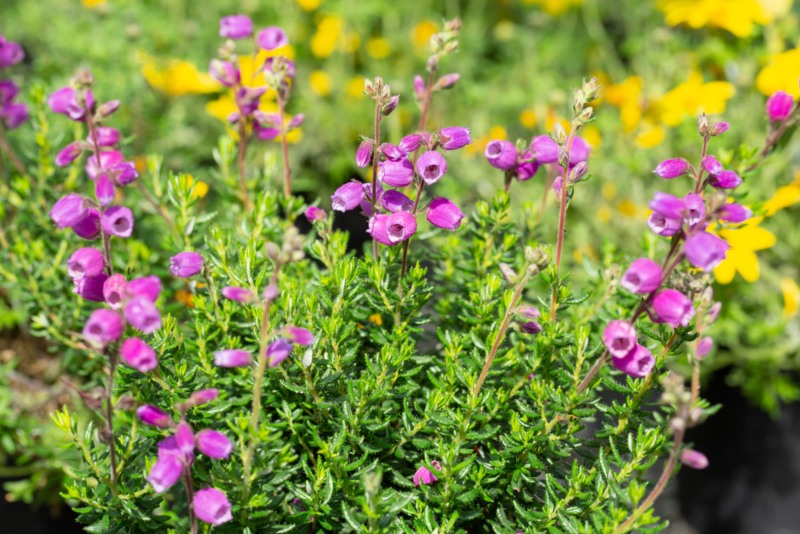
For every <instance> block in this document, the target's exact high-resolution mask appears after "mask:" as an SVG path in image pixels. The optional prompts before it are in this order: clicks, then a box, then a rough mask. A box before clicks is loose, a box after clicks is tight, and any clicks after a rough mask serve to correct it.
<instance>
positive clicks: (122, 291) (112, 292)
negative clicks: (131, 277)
mask: <svg viewBox="0 0 800 534" xmlns="http://www.w3.org/2000/svg"><path fill="white" fill-rule="evenodd" d="M127 298H128V281H127V280H125V277H124V276H123V275H121V274H112V275H111V276H109V277H108V278H107V279H106V281H105V282H103V300H105V302H106V304H108V305H109V306H110V307H111V308H112V309H114V310H117V309H119V308H121V307H122V303H123V302H124V301H125V300H126V299H127Z"/></svg>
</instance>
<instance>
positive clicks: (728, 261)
mask: <svg viewBox="0 0 800 534" xmlns="http://www.w3.org/2000/svg"><path fill="white" fill-rule="evenodd" d="M762 220H763V217H753V218H751V219H750V220H748V221H747V222H746V223H745V224H744V225H742V226H740V227H738V228H722V229H720V230H718V231H717V234H718V235H719V236H720V237H721V238H723V239H724V240H725V241H727V242H728V245H730V247H731V248H729V249H728V253H727V254H726V256H725V259H724V260H722V263H720V264H719V265H717V266H716V267H715V268H714V276H716V278H717V282H719V283H720V284H729V283H731V282H732V281H733V278H734V277H735V276H736V273H737V272H738V273H739V274H740V275H742V278H744V279H745V280H746V281H748V282H750V283H752V282H755V281H756V280H758V278H759V276H760V269H759V267H758V257H757V256H756V251H758V250H765V249H768V248H771V247H773V246H774V245H775V242H776V238H775V234H773V233H772V232H770V231H769V230H767V229H766V228H761V226H759V224H761V221H762Z"/></svg>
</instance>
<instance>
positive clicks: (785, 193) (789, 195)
mask: <svg viewBox="0 0 800 534" xmlns="http://www.w3.org/2000/svg"><path fill="white" fill-rule="evenodd" d="M797 203H800V173H798V175H797V178H795V181H794V182H793V183H791V184H789V185H785V186H783V187H779V188H778V190H777V191H775V194H774V195H772V198H770V199H769V200H767V201H766V203H764V210H765V211H766V215H767V217H770V216H772V215H775V214H776V213H777V212H779V211H780V210H782V209H784V208H788V207H789V206H793V205H795V204H797Z"/></svg>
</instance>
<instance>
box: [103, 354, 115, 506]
mask: <svg viewBox="0 0 800 534" xmlns="http://www.w3.org/2000/svg"><path fill="white" fill-rule="evenodd" d="M108 363H109V367H108V383H107V385H106V413H105V416H106V417H105V418H106V437H107V438H108V459H109V462H110V463H111V490H112V492H113V493H115V494H116V492H117V452H116V448H115V447H116V440H115V439H114V423H113V421H114V419H113V417H114V405H113V403H112V399H111V397H112V395H113V393H114V372H115V371H116V369H117V355H116V353H115V352H114V351H111V352H109V354H108Z"/></svg>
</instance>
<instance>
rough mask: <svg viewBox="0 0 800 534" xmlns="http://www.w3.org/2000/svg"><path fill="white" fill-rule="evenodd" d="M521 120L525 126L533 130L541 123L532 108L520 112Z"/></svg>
mask: <svg viewBox="0 0 800 534" xmlns="http://www.w3.org/2000/svg"><path fill="white" fill-rule="evenodd" d="M519 122H520V123H522V125H523V126H524V127H525V128H527V129H529V130H533V129H534V128H535V127H536V125H537V124H538V123H539V120H538V119H537V117H536V112H535V111H533V110H532V109H525V110H523V111H522V113H520V114H519Z"/></svg>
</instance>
